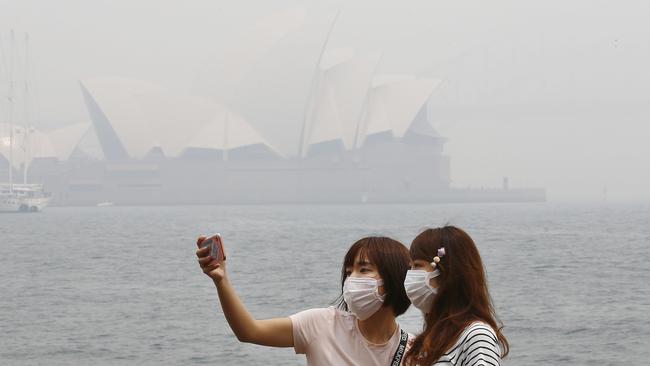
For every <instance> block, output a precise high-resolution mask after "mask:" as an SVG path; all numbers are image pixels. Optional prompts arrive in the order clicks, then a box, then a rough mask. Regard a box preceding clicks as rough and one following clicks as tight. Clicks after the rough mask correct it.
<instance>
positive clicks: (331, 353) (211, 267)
mask: <svg viewBox="0 0 650 366" xmlns="http://www.w3.org/2000/svg"><path fill="white" fill-rule="evenodd" d="M203 240H204V238H202V237H201V238H199V240H198V241H197V244H198V246H199V248H200V247H201V243H202V241H203ZM208 249H209V248H207V247H206V248H203V249H198V250H197V251H196V255H197V256H198V257H199V264H200V266H201V268H202V269H203V272H204V273H205V274H207V275H208V276H209V277H210V278H212V280H213V282H214V284H215V286H216V288H217V293H218V295H219V301H220V302H221V307H222V309H223V312H224V315H225V317H226V320H227V321H228V324H229V325H230V327H231V328H232V330H233V332H234V333H235V335H236V336H237V339H239V340H240V341H242V342H247V343H255V344H260V345H265V346H273V347H293V348H294V349H295V351H296V353H299V354H305V355H306V357H307V364H308V365H399V364H400V363H401V361H402V359H403V355H404V353H405V351H406V350H407V345H408V334H407V333H406V332H405V331H403V330H402V329H401V328H400V327H399V325H398V324H397V322H396V321H395V318H396V317H397V316H399V315H401V314H403V313H404V312H405V311H406V310H407V309H408V307H409V305H410V302H409V300H408V297H407V296H406V292H405V290H404V286H403V283H404V278H405V276H406V271H407V270H408V268H409V262H410V258H409V253H408V250H407V249H406V247H405V246H404V245H402V244H401V243H399V242H397V241H395V240H393V239H390V238H385V237H368V238H363V239H361V240H359V241H357V242H356V243H354V244H353V245H352V247H351V248H350V249H349V250H348V253H347V254H346V256H345V258H344V261H343V269H342V273H341V277H342V281H341V285H342V295H341V298H342V299H341V301H340V303H339V306H338V308H334V307H329V308H321V309H310V310H306V311H302V312H300V313H297V314H294V315H291V316H289V317H286V318H275V319H266V320H258V319H255V318H253V316H251V314H250V313H249V312H248V310H246V307H245V306H244V304H243V303H242V302H241V300H240V299H239V297H238V296H237V294H236V293H235V290H234V288H233V287H232V285H231V284H230V282H229V281H228V276H227V271H226V262H225V260H224V261H221V262H217V261H215V260H213V259H212V258H211V257H210V256H209V253H208Z"/></svg>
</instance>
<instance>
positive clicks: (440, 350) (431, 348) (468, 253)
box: [405, 226, 509, 365]
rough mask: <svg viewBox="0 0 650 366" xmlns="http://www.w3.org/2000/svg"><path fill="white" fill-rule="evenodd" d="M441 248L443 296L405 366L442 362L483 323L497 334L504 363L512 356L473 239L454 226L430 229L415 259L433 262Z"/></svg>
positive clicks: (415, 248) (414, 248) (419, 240)
mask: <svg viewBox="0 0 650 366" xmlns="http://www.w3.org/2000/svg"><path fill="white" fill-rule="evenodd" d="M442 247H444V248H445V249H444V251H445V255H444V256H442V257H441V260H440V263H438V265H437V269H439V270H440V276H438V277H437V280H438V293H437V295H435V297H434V299H433V303H432V304H431V309H430V310H429V312H428V313H427V314H426V315H425V322H426V326H425V329H424V331H423V332H422V334H420V335H419V336H417V337H416V338H415V341H414V342H413V346H412V347H411V349H410V350H409V352H408V353H407V354H406V359H405V361H406V364H409V365H412V364H415V363H419V364H424V365H431V364H433V363H435V362H437V361H438V360H439V359H440V357H442V356H443V355H444V354H445V353H446V352H447V351H448V350H449V349H450V348H451V347H452V346H453V345H454V344H455V343H456V341H457V340H458V337H460V335H461V333H462V332H463V330H464V329H465V328H466V327H467V326H469V325H470V324H471V323H472V322H474V321H482V322H484V323H486V324H488V325H490V326H491V327H492V329H494V331H495V333H496V336H497V340H498V341H499V344H500V348H501V357H505V356H506V355H507V354H508V351H509V346H508V341H507V340H506V338H505V337H504V335H503V333H502V329H503V325H502V324H501V322H500V321H499V320H498V318H497V317H496V313H495V311H494V307H493V305H492V299H491V298H490V294H489V292H488V287H487V281H486V276H485V270H484V268H483V262H482V261H481V256H480V254H479V252H478V249H477V248H476V245H475V244H474V241H473V240H472V238H471V237H470V236H469V235H468V234H467V233H466V232H465V231H463V230H461V229H459V228H457V227H454V226H444V227H441V228H436V229H427V230H425V231H423V232H422V233H420V235H418V236H417V237H416V238H415V239H413V243H411V249H410V252H411V259H412V260H417V259H422V260H425V261H427V262H431V261H432V260H433V257H435V256H436V255H437V253H438V249H440V248H442Z"/></svg>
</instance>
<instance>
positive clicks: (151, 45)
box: [0, 0, 650, 201]
mask: <svg viewBox="0 0 650 366" xmlns="http://www.w3.org/2000/svg"><path fill="white" fill-rule="evenodd" d="M317 3H318V4H319V5H318V6H319V8H318V9H322V8H323V7H324V5H323V3H324V2H323V1H319V2H317ZM314 4H315V2H314ZM314 4H310V2H297V1H231V2H225V1H213V0H211V1H207V0H206V1H199V0H186V1H183V2H180V1H167V0H165V1H161V0H137V1H134V0H131V1H122V0H120V1H117V0H111V1H108V0H107V1H99V0H77V1H73V0H67V1H48V0H41V1H30V0H20V1H18V0H13V1H7V0H0V33H1V34H2V37H3V38H2V39H3V41H6V36H7V33H8V31H9V29H11V28H14V29H15V30H16V31H17V32H19V33H22V32H26V31H27V32H29V33H30V36H31V39H32V52H33V54H34V67H35V70H36V73H35V75H34V78H35V81H36V85H37V87H38V99H39V112H38V115H39V120H41V121H42V122H41V123H42V124H43V125H54V124H57V123H70V122H77V121H87V120H88V116H87V114H86V111H85V107H84V105H83V100H82V97H81V94H80V92H79V86H78V80H80V79H83V78H88V77H93V76H101V75H116V76H126V77H131V78H136V79H142V80H147V81H151V82H155V83H158V84H162V85H164V86H166V87H168V88H169V89H171V90H174V91H176V92H179V93H181V94H197V93H200V92H201V85H200V84H201V80H204V79H205V78H206V77H209V76H210V75H206V74H209V73H210V65H212V64H214V63H215V60H217V59H219V58H220V57H221V56H222V55H223V53H224V52H225V50H227V49H228V46H229V45H230V42H233V39H236V37H234V35H237V34H241V33H242V32H245V30H246V29H248V28H250V27H251V25H252V24H254V23H255V22H256V21H257V20H258V19H260V18H261V17H263V16H265V15H266V14H268V13H270V12H273V11H278V10H281V9H283V8H286V7H290V6H296V5H305V6H307V7H310V6H311V7H312V8H313V5H314ZM326 5H327V7H329V8H330V9H334V11H335V10H336V9H339V8H340V9H341V11H340V15H339V18H338V22H337V24H336V26H335V28H334V30H333V33H332V37H331V40H330V43H329V45H328V47H330V48H336V47H343V46H352V47H355V48H357V49H359V50H380V51H382V52H383V58H382V60H381V63H380V65H379V69H378V72H382V73H413V74H416V75H419V76H423V77H424V76H426V77H434V78H439V79H442V81H443V82H442V85H441V87H440V88H439V89H438V90H437V91H435V92H434V94H433V96H432V98H431V102H430V107H429V112H430V115H431V118H432V120H433V122H434V125H436V127H437V128H438V129H439V130H440V132H441V133H442V134H443V135H444V136H446V137H447V138H448V139H449V142H448V144H447V146H446V150H445V151H446V153H447V154H448V155H450V156H451V159H452V179H453V184H454V185H455V186H460V187H466V186H471V187H480V186H486V187H489V186H500V184H501V179H502V177H503V176H508V177H509V178H510V182H511V185H512V186H537V187H547V188H548V192H549V198H550V199H552V200H590V201H600V200H602V199H603V191H604V189H607V193H608V198H609V199H610V200H627V201H630V200H639V199H641V200H644V201H650V189H649V187H650V168H648V166H650V144H648V142H647V140H648V138H649V137H650V126H649V122H650V70H649V69H648V66H647V65H650V42H649V37H650V23H648V19H650V3H649V2H647V1H631V0H621V1H611V0H610V1H604V0H572V1H566V0H564V1H558V0H552V1H521V0H518V1H515V0H512V1H490V2H487V1H463V0H461V1H459V0H454V1H451V0H434V1H431V0H421V1H401V2H395V1H377V0H359V1H339V2H332V3H331V4H326ZM319 11H320V10H319ZM314 41H315V42H320V40H314ZM5 43H6V42H5ZM3 46H6V44H3ZM3 77H4V75H0V83H3V82H5V80H4V79H3Z"/></svg>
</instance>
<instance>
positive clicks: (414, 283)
mask: <svg viewBox="0 0 650 366" xmlns="http://www.w3.org/2000/svg"><path fill="white" fill-rule="evenodd" d="M439 275H440V271H439V270H437V269H436V270H435V271H433V272H427V271H421V270H409V271H407V272H406V279H405V280H404V289H405V290H406V296H408V298H409V300H411V303H412V304H413V305H415V307H416V308H418V309H420V311H422V312H423V313H426V312H428V311H430V310H431V304H432V303H433V298H434V296H435V295H436V294H437V293H438V289H437V288H433V287H431V284H429V281H430V280H431V279H432V278H435V277H438V276H439Z"/></svg>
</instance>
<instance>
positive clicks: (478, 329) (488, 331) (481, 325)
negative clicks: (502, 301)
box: [461, 320, 497, 342]
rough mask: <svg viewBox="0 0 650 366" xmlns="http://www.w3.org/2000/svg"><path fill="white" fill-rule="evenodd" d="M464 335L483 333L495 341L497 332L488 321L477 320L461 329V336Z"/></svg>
mask: <svg viewBox="0 0 650 366" xmlns="http://www.w3.org/2000/svg"><path fill="white" fill-rule="evenodd" d="M463 335H465V336H467V335H484V336H489V337H491V338H493V339H494V340H495V342H496V341H497V334H496V332H495V331H494V329H493V328H492V326H491V325H490V324H488V323H485V322H483V321H480V320H477V321H474V322H472V323H470V324H469V325H467V326H466V327H465V329H464V330H463V333H462V334H461V338H462V336H463Z"/></svg>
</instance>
